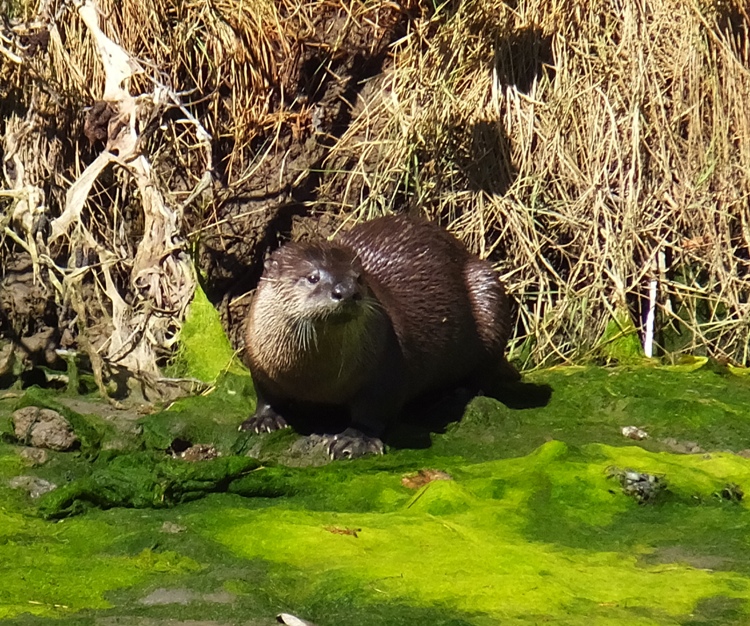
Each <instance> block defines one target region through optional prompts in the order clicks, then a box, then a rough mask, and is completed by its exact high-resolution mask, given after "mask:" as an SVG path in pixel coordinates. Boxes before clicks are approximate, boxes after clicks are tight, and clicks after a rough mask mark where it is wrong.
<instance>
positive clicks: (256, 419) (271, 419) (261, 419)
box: [239, 411, 289, 433]
mask: <svg viewBox="0 0 750 626" xmlns="http://www.w3.org/2000/svg"><path fill="white" fill-rule="evenodd" d="M282 428H289V424H287V423H286V420H285V419H284V418H283V417H281V415H278V414H277V413H273V412H270V411H269V412H267V413H260V414H258V413H256V414H255V415H253V416H252V417H249V418H248V419H246V420H245V421H244V422H242V424H240V428H239V429H240V430H252V431H253V432H256V433H272V432H273V431H274V430H281V429H282Z"/></svg>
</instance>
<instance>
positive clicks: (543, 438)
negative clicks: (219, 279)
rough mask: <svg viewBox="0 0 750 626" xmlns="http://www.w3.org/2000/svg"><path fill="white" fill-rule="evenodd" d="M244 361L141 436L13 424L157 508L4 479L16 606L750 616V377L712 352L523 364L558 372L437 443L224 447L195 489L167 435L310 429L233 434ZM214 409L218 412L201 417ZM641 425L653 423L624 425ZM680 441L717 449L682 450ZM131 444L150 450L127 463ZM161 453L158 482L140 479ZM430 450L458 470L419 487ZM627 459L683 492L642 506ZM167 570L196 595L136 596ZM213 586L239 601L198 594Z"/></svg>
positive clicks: (583, 617) (413, 615)
mask: <svg viewBox="0 0 750 626" xmlns="http://www.w3.org/2000/svg"><path fill="white" fill-rule="evenodd" d="M228 380H229V381H230V382H229V384H228V388H229V389H231V390H233V392H234V393H226V394H225V395H222V394H223V393H224V392H223V391H222V389H221V384H219V385H217V391H216V392H215V393H216V395H214V394H209V395H208V396H205V397H198V398H191V399H186V400H184V401H180V403H178V404H177V405H175V407H172V408H170V410H168V411H165V412H161V413H159V414H156V415H155V416H147V417H146V418H144V419H143V420H142V423H143V425H144V434H143V436H142V438H141V441H142V445H143V446H144V447H145V451H141V452H138V453H132V452H131V453H127V454H122V453H117V454H115V453H108V452H101V451H100V452H99V454H98V455H97V456H96V458H93V457H90V456H89V457H87V456H86V455H83V454H79V453H76V454H67V455H66V454H58V455H55V457H54V460H53V462H54V463H57V464H58V468H57V469H56V470H55V472H52V470H49V469H47V468H46V467H42V468H33V469H30V468H24V467H23V466H22V463H21V461H20V460H19V457H18V455H17V454H16V452H15V447H14V446H10V445H8V444H0V476H4V477H8V476H12V475H17V474H19V473H30V474H34V475H39V476H47V477H55V478H56V480H61V481H62V483H61V484H62V487H61V488H60V489H59V490H58V492H57V493H58V496H56V497H60V495H59V494H65V493H66V490H67V492H68V493H70V491H75V490H76V489H79V488H80V486H81V484H82V482H81V481H84V482H85V480H90V479H91V476H92V475H93V474H94V473H95V472H97V471H101V472H104V473H103V474H102V476H109V478H108V479H107V480H109V479H111V477H112V475H114V474H115V473H117V472H114V470H117V471H119V472H120V474H121V477H122V479H123V480H124V482H125V483H126V484H129V485H130V486H129V487H128V489H130V490H131V491H132V494H133V496H134V499H132V500H130V501H129V502H120V504H127V505H128V506H143V507H146V508H141V509H132V508H131V509H123V508H112V509H109V510H106V511H101V510H97V509H96V508H87V510H86V512H85V514H83V515H79V516H77V517H71V518H68V519H65V520H64V521H63V522H58V523H56V524H55V523H52V522H48V521H44V520H42V519H40V518H39V517H38V515H39V512H40V510H42V511H43V510H44V506H47V505H46V504H41V505H40V504H39V503H37V502H33V501H30V500H29V499H28V498H27V497H26V496H24V495H23V494H22V493H21V492H19V491H15V490H14V491H11V490H9V489H7V488H6V487H5V486H4V485H5V484H6V483H5V479H4V478H2V479H0V563H1V564H2V565H0V580H2V581H5V580H13V581H17V582H14V584H13V585H10V586H7V587H3V586H2V585H0V616H2V618H3V620H4V622H7V623H11V622H12V623H19V624H32V623H34V624H35V623H45V622H46V620H48V619H49V618H55V620H57V621H59V622H60V623H62V624H92V625H93V624H95V623H97V624H98V623H101V621H100V620H101V619H103V618H104V617H109V618H111V619H113V620H114V619H123V620H124V619H125V618H129V619H130V618H132V620H135V621H130V622H128V621H123V622H121V623H128V624H130V623H139V620H146V621H144V623H148V622H147V620H157V621H156V622H154V623H158V621H159V620H167V619H179V618H182V619H195V618H196V616H197V615H199V616H200V617H201V618H202V619H206V620H216V621H219V623H245V622H247V621H252V620H256V621H260V623H263V622H262V621H261V620H264V619H265V620H266V621H269V620H270V619H271V618H272V616H273V615H274V614H275V613H277V612H280V611H285V612H291V613H294V614H297V615H300V616H301V617H305V618H306V619H310V620H313V621H315V622H317V623H319V624H321V626H325V625H326V624H338V623H356V624H362V625H363V626H367V625H369V624H373V625H375V624H378V625H381V624H382V625H386V624H387V625H389V626H390V625H395V624H430V625H432V624H452V625H459V624H461V625H469V624H472V625H482V626H484V625H485V624H486V625H489V624H498V623H502V624H519V625H520V624H529V625H530V624H538V623H546V622H552V623H556V624H570V625H571V626H572V625H577V624H608V625H609V624H611V625H613V626H615V625H623V626H625V625H630V624H643V625H645V624H657V625H659V624H699V623H700V624H742V623H745V622H746V621H747V620H748V619H750V618H749V617H748V613H749V612H750V607H749V606H748V598H750V559H748V558H747V556H748V554H750V552H749V550H750V545H748V544H749V543H750V536H749V535H748V534H747V528H748V527H750V511H748V504H747V502H746V501H745V498H743V499H741V500H739V501H737V500H732V499H728V498H726V497H723V496H722V491H723V490H724V489H725V487H726V486H727V485H728V484H732V485H736V486H737V488H738V489H739V490H741V491H742V492H744V493H746V494H747V493H750V460H747V459H746V458H743V457H742V456H739V455H737V454H735V453H736V452H738V451H741V450H743V449H745V448H747V447H748V443H747V442H748V441H750V411H748V409H747V408H746V407H750V384H748V383H749V379H748V377H747V376H737V375H734V374H732V373H731V372H730V371H728V370H726V368H716V367H711V366H710V363H709V362H707V361H698V362H695V363H691V364H685V365H681V366H677V367H640V366H639V367H635V366H633V367H620V368H616V369H603V368H556V369H553V370H548V371H543V372H537V373H534V374H531V375H528V376H527V380H528V381H529V383H536V384H547V385H549V386H550V387H551V388H552V390H553V393H552V396H551V398H550V400H549V402H548V404H546V405H545V406H537V407H534V408H528V409H524V410H517V409H511V408H509V407H507V406H503V405H500V404H498V403H497V402H495V401H493V400H489V399H486V398H477V399H475V400H473V401H472V402H471V403H470V404H469V407H468V410H467V412H466V414H465V417H464V419H463V420H462V421H461V422H460V423H455V424H451V425H449V426H448V427H447V428H446V429H445V432H439V433H433V434H432V435H431V439H432V445H431V446H430V447H429V448H421V449H409V448H404V449H397V448H393V447H392V448H391V449H390V450H389V454H388V455H386V456H384V457H378V458H374V457H373V458H366V459H361V460H358V461H355V462H350V463H346V462H341V463H333V464H330V465H327V466H324V467H307V468H304V467H284V466H281V465H268V464H264V465H261V466H258V465H257V462H255V461H253V460H252V459H247V458H246V457H233V456H231V455H229V454H228V453H227V454H225V456H223V457H220V458H219V459H217V460H221V461H222V463H223V462H224V461H225V460H226V462H227V463H233V462H235V461H234V460H233V459H238V460H239V461H243V462H248V465H247V467H245V468H243V470H242V471H240V472H238V473H235V474H231V476H230V474H224V476H225V479H224V480H221V481H219V482H220V483H221V487H220V490H221V491H224V493H213V492H212V491H214V490H215V487H216V484H214V485H212V486H210V488H207V489H205V490H201V489H195V488H192V487H195V486H196V485H200V484H203V485H204V486H206V485H208V483H201V481H200V480H198V478H197V477H198V476H200V475H202V474H203V472H205V468H206V467H210V466H211V463H212V462H210V461H204V462H199V463H197V464H184V463H183V464H180V463H181V462H180V461H177V460H175V459H165V458H164V457H165V455H163V453H162V456H160V450H164V449H165V447H166V446H167V445H168V443H169V441H170V438H173V437H175V436H176V435H178V434H185V435H189V436H191V437H193V439H192V440H193V441H196V442H197V441H202V442H204V443H208V442H210V441H211V439H212V438H214V437H215V438H218V440H220V441H221V442H222V443H221V446H222V447H223V448H226V449H230V448H232V447H234V449H235V450H237V449H240V448H242V447H243V446H244V447H245V448H247V447H248V444H250V447H251V448H253V449H255V448H257V445H258V443H259V442H269V443H268V446H267V447H266V448H265V450H267V451H268V450H281V448H283V446H285V445H292V444H293V442H294V441H295V437H294V434H293V433H291V432H290V431H287V432H285V433H276V434H274V435H272V436H268V437H249V438H247V437H246V436H243V437H242V438H241V439H240V440H238V439H237V433H236V424H237V423H239V421H241V420H242V419H244V417H246V416H247V409H248V406H249V404H251V401H250V400H249V399H248V396H249V394H250V387H249V386H245V385H246V382H247V381H244V380H242V379H241V377H240V378H236V379H233V378H231V377H230V378H229V379H228ZM0 413H2V407H1V406H0ZM84 417H85V418H87V417H88V416H84ZM1 418H3V415H2V414H0V419H1ZM201 419H203V420H204V421H208V422H210V425H209V426H207V427H205V430H203V431H200V430H191V429H199V428H200V427H201V426H200V420H201ZM191 423H195V425H194V426H185V424H191ZM625 425H637V426H640V427H642V428H644V429H645V430H646V431H647V432H648V433H649V435H650V436H649V438H648V439H646V440H643V441H637V442H636V441H632V440H630V439H626V438H624V437H623V436H622V434H621V432H620V428H621V427H622V426H625ZM160 429H161V430H160ZM203 437H205V438H206V439H202V438H203ZM233 437H234V438H235V441H234V444H232V438H233ZM671 440H677V441H681V440H690V441H692V442H695V443H696V445H699V446H700V447H701V448H702V449H703V450H704V451H705V452H703V453H700V454H691V455H686V454H676V453H674V451H673V444H672V443H669V441H671ZM101 441H102V442H106V441H107V435H106V433H105V434H104V435H103V436H102V439H101ZM238 441H239V442H240V443H238ZM100 449H101V446H100ZM66 459H68V463H69V464H70V465H69V467H70V468H72V469H70V470H69V476H68V478H67V479H66V478H65V473H64V472H63V471H62V467H63V466H64V465H65V463H64V461H65V460H66ZM230 459H231V461H230ZM136 461H140V462H142V463H143V464H142V465H140V466H138V467H133V468H131V469H128V463H136ZM76 463H79V464H81V463H85V465H86V466H87V467H88V470H86V469H85V467H81V466H80V465H76ZM162 464H164V465H162ZM254 464H255V465H254ZM136 465H137V463H136ZM157 467H161V468H162V469H161V470H157V469H156V468H157ZM186 467H187V468H188V469H184V468H186ZM215 467H216V468H218V467H219V465H218V464H217V465H216V466H215ZM145 468H150V469H149V471H148V472H145V473H144V474H143V476H145V477H146V480H145V481H144V482H143V484H145V485H149V486H148V488H141V487H138V485H141V482H140V481H139V480H138V479H137V477H138V476H141V475H142V472H144V471H145ZM165 468H172V469H174V470H175V471H176V472H182V471H183V470H184V471H186V472H187V473H188V474H189V473H190V472H194V475H193V478H192V479H188V476H187V474H185V475H182V474H179V475H178V474H170V473H169V471H168V470H167V469H165ZM425 468H429V469H435V470H440V471H442V472H446V473H448V474H450V476H451V477H452V479H453V480H448V481H434V482H430V483H428V484H426V485H425V486H423V487H421V488H420V489H417V490H414V489H409V488H407V487H406V486H404V485H403V484H402V478H403V477H404V476H405V475H407V474H411V473H412V472H414V471H415V470H419V469H425ZM612 468H622V469H625V468H627V469H632V470H634V471H638V472H646V473H653V474H658V475H662V476H664V480H665V481H666V484H667V487H668V494H667V496H666V497H665V498H664V499H663V500H661V501H659V502H658V503H656V504H646V505H639V504H638V503H637V502H636V501H635V500H634V499H633V498H631V497H629V496H627V495H626V494H625V493H623V491H622V489H621V488H620V485H619V483H618V482H617V480H614V479H613V478H611V477H609V474H610V473H611V469H612ZM105 470H108V472H109V473H107V472H105ZM170 471H171V470H170ZM160 472H161V474H160ZM155 476H156V477H158V476H162V479H163V476H167V477H168V478H169V477H171V479H172V480H173V483H172V484H173V489H174V490H175V491H174V492H172V491H170V490H167V491H166V492H168V493H174V495H175V496H176V497H172V496H170V497H168V498H167V499H163V498H162V496H161V495H160V494H161V493H164V490H163V483H159V481H158V480H155V479H154V477H155ZM100 478H101V477H100ZM191 480H192V483H191ZM105 482H106V481H105ZM209 482H210V481H209ZM134 485H135V486H134ZM159 485H162V487H160V486H159ZM191 485H192V487H191ZM183 492H184V493H185V494H188V495H187V497H186V498H182V497H180V494H181V493H183ZM54 493H55V492H53V494H54ZM206 493H207V494H208V495H206V496H205V497H201V498H198V496H199V495H200V496H203V495H204V494H206ZM146 496H148V497H146ZM51 497H52V495H50V496H47V498H51ZM194 497H195V498H198V499H192V498H194ZM138 498H140V500H138ZM186 500H190V501H186ZM43 502H47V503H48V502H50V500H46V499H45V500H43ZM111 504H117V502H110V503H109V504H107V506H111ZM167 505H169V508H156V509H154V508H152V507H154V506H156V507H164V506H167ZM71 510H72V509H71ZM165 523H169V524H172V525H173V526H175V527H177V528H178V530H177V531H175V532H171V531H165V530H164V529H163V525H164V524H165ZM107 563H109V564H111V566H110V567H109V568H107V566H106V564H107ZM158 588H166V589H172V588H177V589H182V588H184V589H187V590H190V592H191V593H194V594H197V596H196V597H198V598H199V599H198V600H195V601H193V602H191V603H188V604H187V605H185V606H183V605H178V604H168V605H163V606H160V605H155V606H149V605H145V604H143V603H142V602H141V600H142V599H143V598H144V597H146V596H148V595H149V594H150V593H152V592H153V591H154V590H155V589H158ZM208 592H211V593H218V592H222V593H227V594H229V595H230V597H231V602H226V603H216V602H211V601H209V600H206V599H200V598H202V597H203V596H201V595H200V594H205V593H208ZM24 614H25V615H24ZM34 615H36V617H34ZM114 623H118V622H114Z"/></svg>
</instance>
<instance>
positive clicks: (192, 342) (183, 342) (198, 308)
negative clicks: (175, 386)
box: [169, 286, 246, 383]
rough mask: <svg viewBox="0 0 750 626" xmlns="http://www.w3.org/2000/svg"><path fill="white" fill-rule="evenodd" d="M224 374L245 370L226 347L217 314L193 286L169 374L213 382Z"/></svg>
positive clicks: (227, 340) (199, 289)
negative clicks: (177, 350) (192, 292)
mask: <svg viewBox="0 0 750 626" xmlns="http://www.w3.org/2000/svg"><path fill="white" fill-rule="evenodd" d="M226 372H232V373H234V374H242V373H246V370H245V368H244V366H243V365H242V364H241V363H240V362H239V360H238V359H237V355H236V354H235V351H234V350H232V346H231V345H230V344H229V339H228V338H227V336H226V334H225V333H224V329H223V328H222V326H221V320H220V319H219V313H218V311H217V310H216V309H215V308H214V306H213V305H212V304H211V302H209V300H208V298H207V297H206V294H205V292H204V291H203V289H201V287H200V286H196V288H195V293H194V295H193V299H192V301H191V302H190V307H189V308H188V312H187V315H186V317H185V321H184V322H183V323H182V329H181V330H180V349H179V352H178V353H177V355H176V356H175V358H174V359H173V361H172V363H171V365H170V368H169V373H170V375H172V376H180V377H185V376H190V377H192V378H197V379H198V380H202V381H204V382H207V383H213V382H214V381H216V380H217V379H218V378H219V377H220V376H221V375H222V374H224V373H226Z"/></svg>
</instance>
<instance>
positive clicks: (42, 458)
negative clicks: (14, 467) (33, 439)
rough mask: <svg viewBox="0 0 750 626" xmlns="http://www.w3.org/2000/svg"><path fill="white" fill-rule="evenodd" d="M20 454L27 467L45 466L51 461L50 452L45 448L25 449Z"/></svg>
mask: <svg viewBox="0 0 750 626" xmlns="http://www.w3.org/2000/svg"><path fill="white" fill-rule="evenodd" d="M18 454H19V456H20V457H21V458H22V459H23V460H24V462H25V463H26V464H27V465H31V466H32V467H35V466H37V465H44V464H45V463H46V462H47V461H49V452H47V451H46V450H45V449H44V448H24V449H23V450H21V451H20V452H19V453H18Z"/></svg>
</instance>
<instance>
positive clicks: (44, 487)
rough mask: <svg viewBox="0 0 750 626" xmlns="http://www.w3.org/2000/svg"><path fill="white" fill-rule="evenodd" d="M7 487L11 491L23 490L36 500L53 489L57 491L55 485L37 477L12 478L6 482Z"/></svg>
mask: <svg viewBox="0 0 750 626" xmlns="http://www.w3.org/2000/svg"><path fill="white" fill-rule="evenodd" d="M8 486H9V487H10V488H11V489H23V490H24V491H26V492H28V494H29V495H30V496H31V497H32V498H38V497H39V496H41V495H43V494H45V493H48V492H50V491H52V490H53V489H57V485H55V484H54V483H51V482H49V481H48V480H44V479H43V478H39V477H38V476H14V477H13V478H11V479H10V480H9V481H8Z"/></svg>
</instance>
